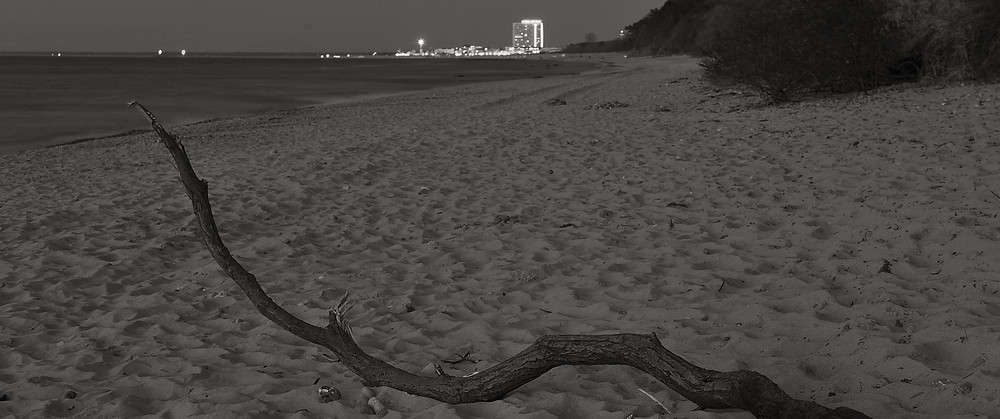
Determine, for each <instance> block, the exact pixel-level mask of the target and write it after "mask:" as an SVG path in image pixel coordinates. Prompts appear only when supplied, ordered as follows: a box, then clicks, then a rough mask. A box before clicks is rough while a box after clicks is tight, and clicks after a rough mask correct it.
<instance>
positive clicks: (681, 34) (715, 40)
mask: <svg viewBox="0 0 1000 419" xmlns="http://www.w3.org/2000/svg"><path fill="white" fill-rule="evenodd" d="M621 45H622V47H625V48H629V49H631V50H633V51H635V52H638V53H645V54H691V55H696V56H701V57H702V61H701V63H702V66H703V67H704V68H705V70H706V75H707V76H708V77H709V78H710V79H712V80H715V81H718V82H724V83H736V84H740V85H744V86H747V87H749V88H751V89H753V90H755V91H757V92H759V93H761V94H763V95H765V96H767V97H769V98H771V99H772V100H774V101H784V100H793V99H796V98H800V97H803V96H807V95H811V94H815V93H820V92H847V91H858V90H868V89H871V88H874V87H877V86H881V85H885V84H889V83H895V82H899V81H913V80H919V79H925V80H928V79H929V80H934V81H940V80H981V81H990V82H993V81H998V80H1000V0H668V1H667V2H666V3H665V4H664V5H663V7H660V8H657V9H653V10H651V11H650V12H649V14H648V15H646V17H644V18H643V19H642V20H640V21H638V22H636V23H634V24H632V25H630V26H628V27H627V28H626V36H625V38H624V40H623V42H622V43H621Z"/></svg>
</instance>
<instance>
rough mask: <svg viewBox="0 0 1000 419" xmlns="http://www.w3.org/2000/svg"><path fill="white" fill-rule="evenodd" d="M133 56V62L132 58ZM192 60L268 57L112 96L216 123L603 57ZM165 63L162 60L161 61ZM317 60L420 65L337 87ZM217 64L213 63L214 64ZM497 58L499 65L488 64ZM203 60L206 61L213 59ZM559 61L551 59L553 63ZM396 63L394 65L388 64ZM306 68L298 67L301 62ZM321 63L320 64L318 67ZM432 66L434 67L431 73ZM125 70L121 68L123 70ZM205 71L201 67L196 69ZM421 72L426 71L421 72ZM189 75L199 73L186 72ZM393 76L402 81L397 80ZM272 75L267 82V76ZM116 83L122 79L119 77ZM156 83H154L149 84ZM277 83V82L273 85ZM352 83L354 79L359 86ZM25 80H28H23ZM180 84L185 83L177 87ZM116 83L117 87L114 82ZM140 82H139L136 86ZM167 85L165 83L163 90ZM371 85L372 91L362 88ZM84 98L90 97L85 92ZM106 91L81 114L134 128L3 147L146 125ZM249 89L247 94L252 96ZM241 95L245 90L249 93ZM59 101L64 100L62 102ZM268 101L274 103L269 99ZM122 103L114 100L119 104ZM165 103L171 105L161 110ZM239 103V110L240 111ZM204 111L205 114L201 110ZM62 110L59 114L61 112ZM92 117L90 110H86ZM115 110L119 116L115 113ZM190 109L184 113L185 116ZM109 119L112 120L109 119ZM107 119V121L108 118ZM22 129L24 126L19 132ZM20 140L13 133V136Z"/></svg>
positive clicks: (6, 148) (68, 112)
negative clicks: (284, 69)
mask: <svg viewBox="0 0 1000 419" xmlns="http://www.w3.org/2000/svg"><path fill="white" fill-rule="evenodd" d="M74 58H76V59H79V60H88V61H87V62H89V63H92V62H94V61H97V60H102V59H103V60H109V59H110V60H116V59H117V60H126V61H125V62H126V63H129V62H131V61H137V60H139V61H145V62H157V59H155V58H150V57H126V58H123V57H97V58H95V57H68V58H62V59H60V60H61V62H67V61H71V60H73V59H74ZM36 59H43V60H45V61H46V62H50V61H54V60H49V59H48V57H36ZM129 60H131V61H129ZM194 60H202V61H204V62H206V63H209V64H211V65H215V66H217V65H218V64H217V63H227V62H229V63H236V62H241V61H247V62H249V63H258V64H259V63H266V64H267V66H261V68H262V70H259V72H264V73H248V74H247V75H246V76H244V77H247V78H246V79H243V78H240V76H235V77H236V78H232V79H226V80H225V82H224V83H222V84H221V86H229V87H218V88H217V87H211V86H213V85H212V84H211V83H209V84H205V83H204V82H201V81H197V80H192V81H193V82H195V85H198V84H205V86H206V89H208V90H207V91H202V90H199V89H198V88H195V87H193V85H190V84H185V85H184V87H183V88H182V89H180V90H182V91H184V92H183V93H169V94H171V95H179V94H182V95H183V96H177V97H175V98H173V99H169V98H167V99H162V98H161V99H160V100H158V101H157V100H154V99H152V98H151V96H150V95H148V94H132V95H131V96H128V95H129V93H127V92H128V91H129V90H126V91H124V92H122V93H121V94H117V95H114V98H117V99H119V100H118V101H119V102H122V100H121V99H123V100H124V102H122V103H125V102H127V101H128V100H132V99H139V100H145V101H146V102H149V103H150V104H151V106H156V107H158V108H160V109H161V110H166V111H167V112H164V114H165V115H167V116H166V118H167V119H166V122H167V123H169V124H170V125H174V126H178V125H188V124H195V123H203V122H206V121H211V120H215V119H219V118H234V117H241V116H249V115H256V114H262V113H267V112H278V111H282V110H288V109H296V108H303V107H311V106H322V105H326V104H338V103H344V102H353V101H361V100H366V99H370V98H375V97H381V96H385V95H395V94H405V93H407V92H412V91H419V90H426V89H430V88H435V87H440V86H449V85H460V84H469V83H480V82H486V81H499V80H513V79H522V78H532V77H551V76H558V75H570V74H576V73H580V72H586V71H590V70H591V67H595V68H596V67H599V63H597V62H590V63H587V62H586V61H584V60H576V61H577V62H578V63H577V64H574V65H573V67H574V68H573V69H571V70H568V71H567V70H565V69H562V68H559V67H558V66H559V63H560V62H565V61H567V60H566V59H563V58H562V57H554V56H552V57H548V56H547V57H538V58H472V59H469V58H402V59H401V58H352V59H341V60H332V59H331V60H321V59H307V58H292V59H280V58H252V59H247V58H241V57H206V58H191V59H188V60H186V61H185V62H187V63H191V62H195V61H194ZM160 61H162V60H160ZM181 61H183V60H179V59H172V60H171V62H173V63H177V62H181ZM316 61H328V62H333V61H336V62H337V63H336V64H322V65H327V66H333V67H329V68H330V69H337V68H340V67H338V66H352V65H353V66H358V67H359V68H362V70H359V71H369V70H365V69H364V68H365V67H368V66H371V65H375V68H383V67H385V66H386V65H387V63H402V62H407V63H409V64H405V65H401V66H400V70H399V71H400V72H401V71H406V70H405V69H406V68H408V67H414V66H416V68H418V69H420V68H424V69H422V70H420V71H418V72H417V73H415V74H409V75H408V74H404V73H401V74H398V75H394V74H393V73H392V71H391V68H389V69H388V71H389V72H386V71H387V70H386V69H382V70H379V71H376V72H375V73H372V77H370V78H366V76H362V75H361V74H356V75H347V74H345V75H346V76H348V77H349V80H353V81H347V80H345V81H342V82H334V83H335V84H334V85H333V86H327V84H328V81H326V79H329V77H330V76H324V75H322V74H321V73H316V72H315V70H307V69H308V68H311V67H312V66H318V65H320V64H316ZM212 63H216V64H212ZM276 63H278V64H282V65H288V64H289V63H291V65H290V66H289V67H290V68H291V69H292V70H290V71H303V72H304V73H303V74H304V75H303V76H301V77H299V78H294V77H293V80H289V81H282V80H281V79H280V78H276V77H277V76H276V75H274V74H267V71H269V70H268V66H274V65H275V64H276ZM430 63H443V64H430ZM490 63H497V64H490ZM209 64H206V65H209ZM553 64H554V65H553ZM388 65H389V66H391V65H392V64H388ZM300 67H301V68H300ZM319 68H323V67H319ZM431 69H434V71H435V72H429V71H431ZM120 71H123V72H124V73H127V72H125V71H124V70H120ZM185 71H189V72H190V71H195V70H190V69H189V70H185ZM197 71H201V70H197ZM336 71H341V72H342V71H346V70H343V69H341V70H336ZM421 72H423V74H424V75H420V74H421ZM125 77H137V76H135V75H130V74H125ZM164 77H165V78H167V79H171V78H175V76H174V75H173V74H168V73H165V74H164ZM185 77H188V78H191V77H195V76H193V75H192V76H185ZM198 77H199V78H205V77H208V78H211V77H215V76H214V75H212V74H211V73H204V74H200V75H199V76H198ZM310 77H311V78H313V79H315V81H314V82H313V83H315V85H316V86H318V88H317V90H316V91H315V92H312V91H310V90H309V89H308V86H309V84H308V83H309V81H308V80H310V79H309V78H310ZM396 79H399V81H397V80H396ZM244 80H247V81H248V82H250V83H252V84H251V86H256V87H253V88H242V87H238V86H240V84H243V83H246V82H245V81H244ZM265 80H270V81H265ZM402 80H407V81H406V84H407V85H403V84H400V81H402ZM115 83H116V84H117V83H118V82H117V81H116V82H115ZM128 83H132V84H135V82H128V81H127V80H126V83H125V84H128ZM150 83H155V81H153V82H150ZM171 83H173V84H178V83H180V82H179V81H176V80H175V81H173V82H167V83H166V84H165V85H164V86H169V85H171ZM275 83H276V85H275ZM336 83H341V85H342V87H338V85H337V84H336ZM354 83H357V85H355V84H354ZM22 84H23V83H22ZM36 84H40V85H45V83H36ZM285 84H287V85H288V87H289V88H291V90H289V91H288V92H283V91H282V89H283V87H282V86H283V85H285ZM178 87H181V86H178ZM116 88H119V87H116ZM135 88H139V86H137V87H135ZM267 89H273V90H274V94H275V95H276V96H266V95H264V93H263V92H262V93H259V94H258V93H254V92H255V91H256V90H267ZM161 90H162V88H161ZM364 90H367V91H364ZM163 94H168V93H158V94H155V95H152V96H155V97H159V96H162V95H163ZM44 95H45V92H40V93H39V94H38V95H34V94H33V95H32V97H33V98H32V99H31V100H32V101H36V100H38V96H44ZM82 95H83V96H87V95H86V94H85V92H84V94H82ZM100 95H101V96H108V97H107V98H105V99H93V98H91V99H87V100H90V101H94V100H97V101H98V104H101V103H103V104H101V105H100V106H103V108H104V109H105V114H106V115H107V116H100V115H93V114H86V113H81V114H80V116H79V117H77V119H79V118H84V119H86V118H88V117H89V118H95V119H97V120H100V119H106V118H114V119H113V120H116V121H120V124H123V125H126V126H132V127H136V128H133V129H124V130H122V131H117V132H116V131H115V130H111V129H104V128H97V127H90V128H87V127H86V126H80V128H79V129H80V130H81V131H82V132H89V134H88V133H83V134H65V133H55V132H53V134H52V136H49V137H39V134H37V132H36V133H32V134H30V137H28V138H34V139H30V140H24V141H15V140H8V141H7V142H6V143H3V144H0V152H15V151H18V150H27V149H32V148H38V147H53V146H59V145H65V144H76V143H81V142H87V141H93V140H97V139H102V138H114V137H119V136H121V135H124V134H127V133H129V132H134V131H135V130H136V129H138V128H139V127H141V125H138V124H135V123H133V122H134V121H131V120H130V119H125V117H123V116H121V115H122V114H125V113H126V112H124V111H122V110H120V109H118V108H117V106H115V107H110V108H109V105H110V103H109V100H111V99H112V98H111V97H110V94H107V93H100ZM248 95H249V96H248ZM241 96H247V97H245V98H243V97H241ZM57 102H62V101H57ZM185 102H186V103H188V104H190V105H189V106H181V105H180V104H181V103H185ZM269 102H274V103H271V104H269ZM115 103H117V102H115ZM32 106H33V107H41V109H44V107H45V106H47V105H45V104H43V103H37V104H33V105H32ZM79 107H80V108H81V109H86V108H87V107H85V106H83V105H80V106H79ZM164 108H166V109H164ZM223 108H232V109H233V110H234V111H233V112H225V111H220V110H219V109H223ZM241 109H242V110H241ZM59 112H60V113H58V114H53V116H52V117H51V118H50V120H49V121H50V122H51V121H55V122H56V123H60V121H73V120H74V117H73V116H72V113H73V112H75V111H74V110H73V109H72V108H67V107H65V106H64V109H63V110H60V111H59ZM79 112H89V111H86V110H81V111H79ZM199 114H200V115H207V116H199ZM57 115H58V116H57ZM88 115H89V116H88ZM112 115H115V116H112ZM184 115H187V116H184ZM25 116H26V117H33V116H32V115H30V114H25ZM108 120H109V121H111V120H112V119H108ZM38 123H39V124H44V123H45V122H43V121H39V122H38ZM85 123H87V124H92V122H90V121H88V122H85ZM105 125H107V124H105ZM19 130H20V131H19ZM18 132H28V131H27V128H26V127H22V128H18V127H17V126H12V127H8V135H17V133H18ZM15 138H16V137H15Z"/></svg>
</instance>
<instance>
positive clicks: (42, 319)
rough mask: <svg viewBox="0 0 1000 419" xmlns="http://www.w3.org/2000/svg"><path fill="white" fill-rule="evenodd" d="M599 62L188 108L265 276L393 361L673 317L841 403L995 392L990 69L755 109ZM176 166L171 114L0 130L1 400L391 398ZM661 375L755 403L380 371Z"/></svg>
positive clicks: (663, 68) (946, 409) (770, 371)
mask: <svg viewBox="0 0 1000 419" xmlns="http://www.w3.org/2000/svg"><path fill="white" fill-rule="evenodd" d="M580 58H581V59H587V58H586V57H580ZM593 59H600V60H607V61H613V63H614V64H615V65H614V66H606V67H604V68H602V69H601V70H598V71H592V72H588V73H584V74H580V75H576V76H566V77H543V78H536V79H528V80H519V81H504V82H490V83H481V84H472V85H464V86H455V87H445V88H438V89H433V90H428V91H423V92H418V93H413V94H404V95H399V96H393V97H386V98H380V99H374V100H367V101H362V102H355V103H345V104H336V105H329V106H319V107H311V108H303V109H296V110H289V111H282V112H276V113H270V114H264V115H255V116H249V117H243V118H232V119H224V120H216V121H211V122H206V123H201V124H194V125H187V126H181V127H167V128H168V129H169V130H170V131H171V132H173V133H175V134H177V135H178V136H179V137H180V138H181V139H182V140H183V141H184V144H185V146H186V148H187V150H188V152H189V154H190V155H191V157H192V159H193V164H194V165H195V169H196V170H197V171H198V173H199V175H200V176H201V177H202V178H204V179H206V180H207V181H208V182H209V188H210V189H209V192H210V196H211V198H212V202H213V206H214V210H215V214H216V218H217V220H218V224H219V227H220V230H221V232H222V236H223V238H224V239H225V240H226V242H227V244H228V245H229V247H230V249H231V250H232V251H233V253H234V255H235V256H236V257H237V258H238V259H240V260H241V261H242V262H243V263H244V265H245V266H247V268H249V269H250V270H251V271H252V272H253V273H254V274H256V275H257V277H258V279H259V280H260V282H261V284H262V286H263V287H264V289H265V290H266V291H267V292H268V293H269V294H270V295H271V296H272V297H273V298H274V299H275V300H276V301H277V302H278V303H279V304H281V305H283V306H284V307H286V308H287V309H288V310H289V311H291V312H292V313H294V314H296V315H298V316H300V317H302V318H304V319H306V320H308V321H311V322H313V323H314V324H323V323H324V322H325V321H326V316H327V310H328V309H330V308H332V307H334V306H335V305H336V303H337V301H338V300H339V299H340V297H341V296H343V294H344V293H348V292H349V293H350V294H351V295H352V296H353V299H354V300H356V302H357V307H356V308H355V309H354V310H353V311H352V312H351V313H352V316H351V318H350V322H351V325H352V326H353V333H354V336H355V338H356V340H357V341H358V343H359V344H360V345H361V346H362V347H363V348H365V349H366V350H367V351H368V352H369V353H371V354H373V355H374V356H377V357H379V358H381V359H384V360H386V361H388V362H389V363H391V364H393V365H396V366H398V367H400V368H403V369H406V370H409V371H413V372H417V373H423V374H428V375H433V374H434V371H433V367H434V365H435V364H441V365H442V366H443V367H444V369H445V372H447V373H449V374H452V375H463V374H469V373H473V372H475V371H477V370H482V369H485V368H488V367H489V366H491V365H493V364H495V363H497V362H499V361H502V360H503V359H506V358H508V357H510V356H512V355H514V354H515V353H517V352H518V351H520V350H522V349H524V348H525V347H527V346H528V345H530V344H531V343H532V342H533V341H534V340H535V339H537V338H538V337H539V336H542V335H546V334H579V333H586V334H601V333H618V332H640V333H642V332H645V333H648V332H656V334H657V335H658V336H659V337H660V339H661V341H662V343H663V345H664V346H665V347H666V348H668V349H669V350H671V351H673V352H675V353H677V354H678V355H680V356H683V357H685V358H686V359H688V360H690V361H692V362H694V363H696V364H698V365H700V366H702V367H706V368H712V369H718V370H733V369H752V370H755V371H758V372H761V373H763V374H765V375H766V376H768V377H769V378H770V379H772V380H773V381H774V382H776V383H777V384H778V385H780V386H781V387H782V388H783V389H784V390H785V391H787V392H788V393H789V394H790V395H792V396H793V397H796V398H800V399H807V400H814V401H816V402H818V403H820V404H823V405H826V406H830V407H837V406H849V407H851V408H854V409H857V410H859V411H862V412H864V413H866V414H868V415H870V416H872V417H923V418H938V417H973V416H975V415H980V416H983V415H992V414H995V412H996V411H997V406H998V405H1000V390H998V389H1000V349H998V348H1000V345H998V343H1000V326H998V325H1000V294H998V293H1000V285H998V284H997V282H996V278H997V277H998V275H1000V259H998V258H996V256H995V255H997V254H1000V219H998V217H997V214H998V213H1000V195H998V193H1000V187H998V186H996V185H1000V123H998V122H997V119H996V115H998V114H1000V87H998V86H996V85H978V86H950V87H929V86H925V87H912V88H908V89H905V90H904V89H896V88H893V89H885V90H881V91H877V92H873V93H870V94H867V95H859V96H838V97H830V98H824V99H820V100H815V101H810V102H805V103H796V104H787V105H781V106H761V104H760V101H759V99H757V98H755V97H753V96H751V95H747V94H745V93H743V92H740V91H735V90H726V89H718V88H714V87H712V86H709V85H707V84H705V83H704V82H703V81H701V80H700V71H699V69H698V66H697V63H696V61H695V60H693V59H691V58H686V57H668V58H628V59H624V58H621V57H613V56H594V57H593ZM127 99H129V98H126V100H123V106H124V102H125V101H127ZM144 104H145V105H147V106H148V107H149V108H150V109H151V110H152V111H154V112H156V110H157V109H156V104H155V103H144ZM136 118H141V115H139V114H138V113H137V114H136ZM173 170H174V169H173V168H172V167H171V166H170V163H169V156H168V155H167V153H166V152H165V151H164V150H163V148H162V146H160V145H159V144H158V143H157V142H156V138H155V135H154V134H152V133H147V134H139V135H131V136H124V137H118V138H110V139H104V140H97V141H91V142H86V143H80V144H73V145H67V146H62V147H54V148H46V149H39V150H30V151H23V152H16V153H7V154H0V179H2V180H0V196H3V197H4V198H3V199H2V200H0V278H2V283H0V393H2V394H3V395H6V399H5V400H3V401H0V416H14V417H33V416H53V417H72V416H79V417H93V416H110V417H135V416H143V415H152V416H157V417H190V416H205V417H222V418H226V417H231V418H237V417H241V418H242V417H274V416H278V417H352V416H356V415H359V414H361V413H368V412H370V410H369V409H370V408H369V407H368V406H367V404H366V403H365V400H364V398H363V396H362V393H363V392H365V390H364V389H363V387H362V385H361V384H360V382H359V380H358V379H357V377H356V376H354V375H353V374H352V373H350V372H349V371H347V370H346V369H345V368H343V367H342V366H341V365H340V364H338V363H337V362H335V361H336V360H335V359H331V357H330V355H329V354H328V353H326V352H325V351H324V350H322V348H320V347H317V346H315V345H312V344H309V343H307V342H304V341H302V340H300V339H298V338H295V337H294V336H292V335H291V334H289V333H287V332H286V331H284V330H282V329H280V328H278V327H276V326H274V325H272V324H270V323H268V322H267V321H266V319H264V318H263V317H262V316H261V315H260V314H259V313H257V312H256V311H255V309H254V307H253V306H252V304H250V303H249V302H248V301H247V299H246V297H245V296H244V295H242V294H241V292H240V290H239V289H238V288H237V287H236V286H235V285H234V284H233V283H232V282H231V281H230V280H229V279H228V278H226V277H225V276H224V275H223V274H222V273H221V271H220V269H219V268H218V266H216V264H215V262H214V261H213V260H212V259H211V257H210V256H209V255H208V252H207V251H206V250H205V249H204V248H203V247H202V245H201V243H200V240H199V239H198V237H196V236H195V233H194V230H195V228H194V224H193V223H194V216H193V215H192V213H191V208H190V203H189V202H188V200H187V197H186V196H184V193H183V191H182V189H181V187H180V185H179V184H178V183H177V181H176V174H175V172H174V171H173ZM320 386H333V387H336V388H337V389H339V391H340V392H341V393H342V394H343V397H342V399H340V400H338V401H332V402H329V403H322V402H321V401H320V400H319V398H318V397H317V391H318V389H319V388H320ZM643 391H646V392H649V393H650V394H651V395H653V396H654V397H656V398H657V399H659V400H660V401H661V402H663V404H664V405H665V406H666V407H667V408H668V409H669V410H670V411H671V412H672V413H673V414H674V415H675V416H676V417H691V418H706V417H724V418H738V417H746V416H747V415H746V413H743V412H734V411H695V410H694V409H695V408H696V406H695V405H694V404H692V403H690V402H687V401H685V400H684V399H683V398H681V397H680V396H678V395H677V394H675V393H673V392H672V391H670V390H669V389H667V388H666V386H664V385H663V384H661V383H659V382H656V381H655V380H653V379H652V378H651V377H649V376H646V375H643V374H641V373H639V372H638V371H636V370H634V369H631V368H627V367H620V366H593V367H560V368H557V369H555V370H553V371H551V372H549V373H547V374H545V375H544V376H542V377H541V378H539V379H537V380H535V381H533V382H531V383H529V384H527V385H525V386H524V387H522V388H520V389H519V390H517V391H515V392H514V393H512V394H510V395H509V396H508V397H507V398H505V399H504V400H501V401H496V402H491V403H476V404H470V405H458V406H452V405H445V404H442V403H439V402H436V401H434V400H431V399H426V398H417V397H413V396H409V395H407V394H404V393H401V392H398V391H395V390H391V389H385V388H379V389H374V392H375V393H376V394H377V395H378V397H379V398H380V399H381V400H382V401H383V402H384V403H385V404H386V406H387V408H388V410H389V417H408V418H409V417H426V418H431V417H497V418H500V417H530V418H550V417H607V418H622V417H625V416H626V415H629V414H632V413H634V414H635V415H636V416H638V417H653V416H656V415H657V414H658V413H660V412H661V411H660V409H661V408H660V407H658V406H657V404H656V403H655V402H654V401H653V400H651V399H650V398H648V397H646V396H645V395H644V394H643ZM0 399H3V397H0Z"/></svg>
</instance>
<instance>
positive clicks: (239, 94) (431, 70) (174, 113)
mask: <svg viewBox="0 0 1000 419" xmlns="http://www.w3.org/2000/svg"><path fill="white" fill-rule="evenodd" d="M589 68H592V65H591V64H589V63H581V62H571V61H550V60H542V59H539V58H538V57H532V58H520V59H453V58H442V59H430V58H408V59H395V58H350V59H332V58H331V59H319V58H313V57H309V58H303V57H293V58H288V57H283V58H273V57H183V58H181V57H170V58H166V57H136V56H96V57H88V56H78V57H65V56H64V57H51V56H0V152H5V151H13V150H21V149H28V148H36V147H43V146H48V145H54V144H60V143H66V142H70V141H74V140H79V139H85V138H94V137H100V136H107V135H113V134H116V133H122V132H127V131H130V130H135V129H148V128H149V125H148V124H147V122H146V121H145V119H144V118H142V117H141V116H140V115H139V114H138V113H137V112H135V110H133V109H128V108H127V107H126V106H125V104H126V103H128V102H129V101H131V100H139V101H141V102H142V103H143V104H145V105H146V106H148V107H149V108H150V109H152V110H153V111H154V112H156V114H157V116H158V117H159V118H160V120H161V122H163V123H164V124H165V125H167V126H170V125H178V124H185V123H192V122H197V121H201V120H206V119H212V118H220V117H228V116H237V115H245V114H250V113H257V112H264V111H271V110H278V109H287V108H294V107H301V106H309V105H316V104H322V103H332V102H336V101H340V100H348V99H350V98H356V97H363V96H368V95H377V94H385V93H394V92H405V91H413V90H420V89H427V88H431V87H435V86H443V85H453V84H461V83H471V82H478V81H490V80H505V79H519V78H530V77H538V76H554V75H562V74H572V73H578V72H581V71H585V70H587V69H589Z"/></svg>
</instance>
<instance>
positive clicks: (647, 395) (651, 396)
mask: <svg viewBox="0 0 1000 419" xmlns="http://www.w3.org/2000/svg"><path fill="white" fill-rule="evenodd" d="M639 391H641V392H642V394H645V395H646V397H649V398H650V399H653V401H654V402H656V404H658V405H660V407H662V408H663V411H664V412H667V414H668V415H669V414H671V413H674V412H671V411H670V409H667V406H665V405H664V404H663V403H661V402H660V401H659V400H658V399H657V398H656V397H653V395H652V394H650V393H649V392H648V391H646V390H643V389H641V388H640V389H639Z"/></svg>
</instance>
